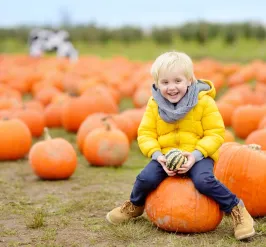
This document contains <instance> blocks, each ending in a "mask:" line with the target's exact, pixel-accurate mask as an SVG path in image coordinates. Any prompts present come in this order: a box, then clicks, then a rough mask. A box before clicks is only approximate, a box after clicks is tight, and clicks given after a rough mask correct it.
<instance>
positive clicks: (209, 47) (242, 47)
mask: <svg viewBox="0 0 266 247" xmlns="http://www.w3.org/2000/svg"><path fill="white" fill-rule="evenodd" d="M74 45H75V47H76V48H77V49H78V51H79V53H80V54H82V55H97V56H100V57H104V58H109V57H113V56H121V55H122V56H125V57H128V58H129V59H132V60H141V61H143V60H154V59H155V58H156V57H157V56H158V55H159V54H160V53H162V52H165V51H169V50H180V51H184V52H187V53H188V54H189V55H190V56H192V57H193V58H194V59H200V58H203V57H206V56H209V57H212V58H215V59H219V60H221V61H225V62H235V61H240V62H248V61H251V60H253V59H263V60H265V59H266V51H265V45H266V41H261V42H260V41H257V40H252V39H250V40H245V39H239V40H238V41H237V42H236V43H235V44H233V45H225V44H224V43H223V41H222V40H221V39H219V38H217V39H215V40H211V41H209V42H208V43H206V44H205V45H200V44H198V43H197V42H195V41H191V42H184V41H182V40H180V39H176V40H174V42H173V43H172V44H170V45H157V44H156V43H154V42H153V41H152V40H143V41H140V42H136V43H132V44H128V45H127V44H122V43H118V42H109V43H107V44H105V45H104V44H94V43H92V44H91V43H85V42H77V43H75V44H74ZM27 51H28V48H27V44H23V43H19V42H17V41H16V40H12V39H9V40H2V41H1V42H0V53H27Z"/></svg>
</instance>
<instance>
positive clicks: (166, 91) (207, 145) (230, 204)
mask: <svg viewBox="0 0 266 247" xmlns="http://www.w3.org/2000/svg"><path fill="white" fill-rule="evenodd" d="M151 74H152V76H153V78H154V81H155V84H153V86H152V97H151V98H150V100H149V102H148V104H147V108H146V111H145V114H144V116H143V118H142V121H141V124H140V126H139V129H138V144H139V147H140V150H141V151H142V153H143V154H144V155H145V156H148V157H151V158H152V160H151V161H150V163H149V164H147V166H146V167H145V168H144V169H143V170H142V171H141V173H140V174H139V175H138V176H137V178H136V181H135V184H134V187H133V190H132V192H131V195H130V200H128V201H126V202H125V203H124V204H123V205H122V206H121V207H118V208H115V209H113V210H112V211H110V212H109V213H108V214H107V216H106V218H107V220H108V221H109V222H110V223H112V224H119V223H122V222H125V221H127V220H129V219H131V218H134V217H138V216H140V215H142V213H143V211H144V205H145V199H146V197H147V195H148V194H149V193H150V192H151V191H152V190H154V189H156V187H157V186H158V185H159V184H160V183H161V182H162V181H163V180H164V179H165V178H166V177H167V176H175V175H177V173H178V174H184V173H187V175H188V176H189V177H190V178H191V179H192V181H193V183H194V185H195V187H196V189H197V190H198V191H199V192H200V193H202V194H204V195H206V196H209V197H210V198H212V199H213V200H215V201H216V202H217V203H218V204H219V205H220V208H221V210H222V211H224V212H226V213H231V215H232V218H233V223H234V232H235V237H236V238H237V239H238V240H240V239H245V238H248V237H251V236H253V235H254V234H255V230H254V227H253V219H252V217H251V216H250V214H249V213H248V211H247V210H246V208H245V206H244V203H243V201H242V200H240V199H239V198H237V197H236V195H234V194H233V193H232V192H231V191H229V189H227V188H226V187H225V186H224V185H223V184H222V183H221V182H219V181H218V180H217V179H216V178H215V176H214V175H213V164H214V161H217V159H218V149H219V148H220V146H221V145H222V144H223V141H224V132H225V127H224V123H223V119H222V117H221V115H220V113H219V111H218V108H217V106H216V103H215V101H214V97H215V94H216V92H215V88H214V86H213V84H212V83H211V82H210V81H207V80H196V78H195V76H194V72H193V63H192V60H191V59H190V57H189V56H187V55H186V54H185V53H180V52H167V53H164V54H162V55H160V56H159V57H158V58H157V59H156V60H155V62H154V63H153V65H152V68H151ZM173 148H178V149H180V150H182V151H183V155H184V156H186V157H187V159H188V161H187V162H186V163H185V164H184V165H182V167H181V168H179V169H178V172H177V173H176V172H174V171H170V170H168V169H167V167H166V158H165V156H164V154H166V153H167V152H168V151H169V150H171V149H173Z"/></svg>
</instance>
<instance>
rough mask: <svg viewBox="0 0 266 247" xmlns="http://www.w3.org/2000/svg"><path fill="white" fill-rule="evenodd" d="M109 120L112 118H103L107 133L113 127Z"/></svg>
mask: <svg viewBox="0 0 266 247" xmlns="http://www.w3.org/2000/svg"><path fill="white" fill-rule="evenodd" d="M108 118H111V116H110V115H108V116H106V117H103V118H102V121H103V124H104V125H105V127H106V130H107V131H109V130H111V125H110V123H108V121H107V120H108Z"/></svg>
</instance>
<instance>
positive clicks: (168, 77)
mask: <svg viewBox="0 0 266 247" xmlns="http://www.w3.org/2000/svg"><path fill="white" fill-rule="evenodd" d="M191 83H192V79H188V78H187V77H186V76H185V74H184V71H183V69H181V68H175V69H174V70H171V71H163V72H161V73H160V75H159V79H158V88H159V89H160V91H161V94H162V96H163V97H164V98H166V99H168V100H169V101H170V102H171V103H177V102H178V101H180V100H181V99H182V98H183V96H184V95H185V94H186V92H187V89H188V86H190V85H191Z"/></svg>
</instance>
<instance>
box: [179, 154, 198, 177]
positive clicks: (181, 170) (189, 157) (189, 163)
mask: <svg viewBox="0 0 266 247" xmlns="http://www.w3.org/2000/svg"><path fill="white" fill-rule="evenodd" d="M182 154H183V155H184V156H185V157H187V163H185V164H184V165H182V166H181V167H180V168H178V172H177V173H178V174H184V173H186V172H188V171H189V170H190V168H191V167H192V166H193V165H194V164H195V157H194V155H193V154H192V153H189V152H183V153H182Z"/></svg>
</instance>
